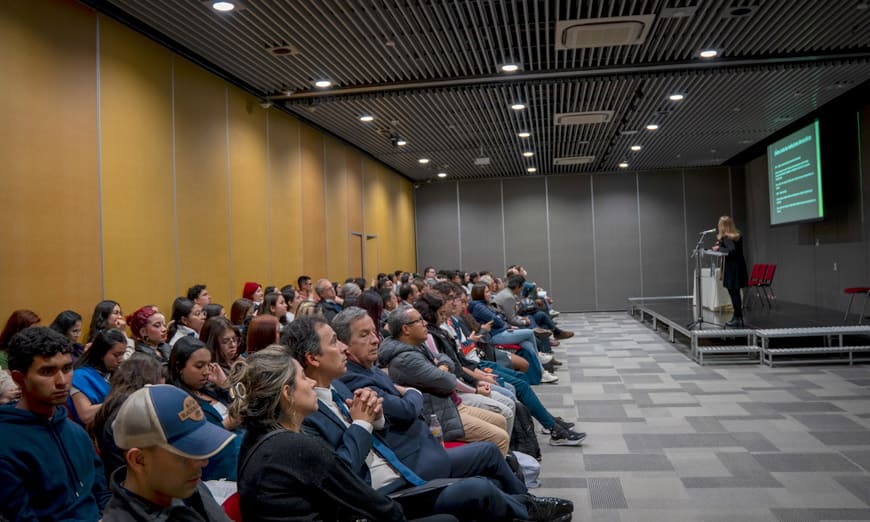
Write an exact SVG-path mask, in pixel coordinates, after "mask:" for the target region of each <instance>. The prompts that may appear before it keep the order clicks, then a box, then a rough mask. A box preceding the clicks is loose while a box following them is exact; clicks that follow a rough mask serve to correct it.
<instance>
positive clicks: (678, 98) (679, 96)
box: [668, 93, 686, 101]
mask: <svg viewBox="0 0 870 522" xmlns="http://www.w3.org/2000/svg"><path fill="white" fill-rule="evenodd" d="M668 99H669V100H671V101H683V100H685V99H686V95H684V94H680V93H674V94H671V95H670V96H668Z"/></svg>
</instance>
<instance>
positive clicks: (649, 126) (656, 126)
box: [646, 123, 659, 131]
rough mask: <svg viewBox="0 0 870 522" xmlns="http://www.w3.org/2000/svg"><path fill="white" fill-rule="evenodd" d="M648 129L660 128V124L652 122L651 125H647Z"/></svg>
mask: <svg viewBox="0 0 870 522" xmlns="http://www.w3.org/2000/svg"><path fill="white" fill-rule="evenodd" d="M646 130H648V131H655V130H659V126H658V125H656V124H655V123H650V124H649V125H647V126H646Z"/></svg>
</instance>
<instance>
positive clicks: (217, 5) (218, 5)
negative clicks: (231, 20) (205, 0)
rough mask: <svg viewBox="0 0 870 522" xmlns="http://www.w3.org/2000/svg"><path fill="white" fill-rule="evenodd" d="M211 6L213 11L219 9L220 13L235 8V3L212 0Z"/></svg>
mask: <svg viewBox="0 0 870 522" xmlns="http://www.w3.org/2000/svg"><path fill="white" fill-rule="evenodd" d="M211 8H212V9H214V10H215V11H220V12H222V13H227V12H229V11H232V10H233V9H235V8H236V5H235V4H234V3H232V2H212V3H211Z"/></svg>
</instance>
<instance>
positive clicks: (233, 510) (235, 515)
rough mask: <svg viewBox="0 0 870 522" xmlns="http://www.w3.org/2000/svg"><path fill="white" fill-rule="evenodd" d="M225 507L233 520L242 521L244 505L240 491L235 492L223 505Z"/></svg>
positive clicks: (234, 521) (225, 510) (235, 521)
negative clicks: (240, 497)
mask: <svg viewBox="0 0 870 522" xmlns="http://www.w3.org/2000/svg"><path fill="white" fill-rule="evenodd" d="M221 507H222V508H224V513H226V515H227V517H229V519H230V520H232V521H233V522H242V505H241V502H240V499H239V494H238V493H233V494H232V495H230V496H229V497H227V499H226V500H224V503H223V504H222V505H221Z"/></svg>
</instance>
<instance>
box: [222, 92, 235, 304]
mask: <svg viewBox="0 0 870 522" xmlns="http://www.w3.org/2000/svg"><path fill="white" fill-rule="evenodd" d="M224 123H225V126H226V147H227V150H226V175H227V246H228V247H229V248H228V249H227V267H228V268H229V273H230V277H229V280H230V299H231V300H234V299H232V296H233V193H232V173H231V172H230V87H229V85H227V84H226V83H224Z"/></svg>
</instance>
